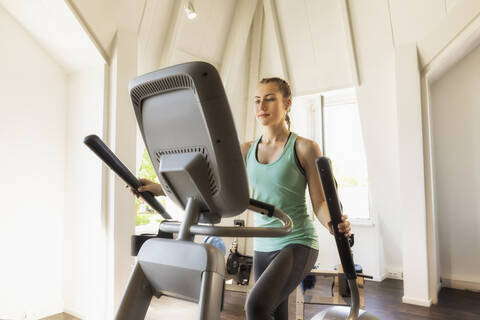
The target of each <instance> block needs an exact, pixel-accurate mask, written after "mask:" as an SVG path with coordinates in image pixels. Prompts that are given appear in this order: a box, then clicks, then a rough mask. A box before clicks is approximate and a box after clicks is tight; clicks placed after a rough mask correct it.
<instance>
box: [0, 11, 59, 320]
mask: <svg viewBox="0 0 480 320" xmlns="http://www.w3.org/2000/svg"><path fill="white" fill-rule="evenodd" d="M0 38H1V39H2V41H1V42H0V70H1V73H0V97H2V104H1V106H0V145H1V146H2V152H1V153H2V156H1V157H0V170H1V171H0V176H1V177H2V183H1V185H0V194H1V201H0V206H1V209H0V219H1V221H2V222H1V223H0V252H1V255H2V262H1V263H0V284H1V285H0V318H2V319H24V318H25V317H26V318H27V319H32V318H39V317H43V316H47V315H50V314H53V313H58V312H61V311H62V309H63V301H62V276H63V271H62V269H63V268H62V266H63V221H64V220H63V212H64V196H65V191H64V187H65V175H64V169H65V149H66V146H65V133H66V127H65V122H66V121H65V120H66V108H65V103H66V74H65V72H64V71H63V69H61V68H60V67H59V65H58V64H57V63H56V61H54V60H53V59H52V58H51V57H50V56H49V55H48V54H47V53H46V52H45V51H44V50H43V49H42V48H41V47H40V46H39V45H38V44H37V42H35V41H34V40H33V39H32V38H31V37H30V35H29V34H28V33H27V32H26V31H25V30H24V29H23V28H22V27H21V26H20V25H19V24H18V23H17V22H16V21H15V20H13V18H12V17H11V16H10V15H9V14H7V13H6V11H5V10H4V9H3V7H0ZM23 53H28V55H27V54H25V55H24V54H23ZM21 57H23V58H21Z"/></svg>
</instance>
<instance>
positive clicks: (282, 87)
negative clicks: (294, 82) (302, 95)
mask: <svg viewBox="0 0 480 320" xmlns="http://www.w3.org/2000/svg"><path fill="white" fill-rule="evenodd" d="M270 82H273V83H276V84H277V86H278V91H280V92H281V93H282V96H283V97H284V98H286V99H291V98H292V90H291V89H290V85H289V84H288V82H287V81H285V80H283V79H282V78H278V77H273V78H263V79H262V80H260V82H259V83H262V84H265V83H270ZM289 111H290V109H289V110H288V111H287V114H286V115H285V122H286V123H287V126H288V130H289V131H290V116H289V115H288V112H289Z"/></svg>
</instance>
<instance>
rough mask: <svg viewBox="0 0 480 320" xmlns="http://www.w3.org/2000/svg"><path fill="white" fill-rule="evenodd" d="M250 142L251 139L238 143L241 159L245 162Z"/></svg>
mask: <svg viewBox="0 0 480 320" xmlns="http://www.w3.org/2000/svg"><path fill="white" fill-rule="evenodd" d="M252 143H253V141H248V142H244V143H242V144H241V145H240V149H241V150H242V156H243V161H245V163H246V162H247V154H248V150H250V147H251V146H252Z"/></svg>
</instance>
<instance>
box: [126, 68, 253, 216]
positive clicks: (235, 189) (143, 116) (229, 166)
mask: <svg viewBox="0 0 480 320" xmlns="http://www.w3.org/2000/svg"><path fill="white" fill-rule="evenodd" d="M130 95H131V99H132V103H133V106H134V110H135V114H136V117H137V122H138V124H139V127H140V131H141V132H142V135H143V138H144V141H145V143H146V146H147V149H148V151H149V154H150V159H151V160H152V163H153V165H154V167H155V169H156V170H157V174H158V173H159V172H158V170H159V163H160V160H161V157H162V156H164V155H172V154H174V155H178V156H179V157H181V156H182V155H183V154H186V153H200V154H201V155H202V156H203V157H204V159H205V161H206V163H207V167H208V189H209V190H202V194H203V196H204V195H205V194H207V192H205V191H208V194H209V197H210V199H204V200H205V201H206V202H207V203H205V206H207V207H208V208H209V210H210V211H212V212H214V213H215V214H214V215H210V216H209V215H206V214H203V216H201V217H200V221H202V222H215V223H216V222H218V219H214V218H211V217H231V216H235V215H238V214H240V213H242V212H243V211H244V210H245V209H246V208H247V206H248V202H249V192H248V183H247V177H246V173H245V164H244V162H243V157H242V155H241V150H240V145H239V143H238V137H237V132H236V129H235V125H234V122H233V117H232V114H231V111H230V107H229V104H228V100H227V97H226V95H225V91H224V89H223V85H222V82H221V79H220V76H219V75H218V72H217V71H216V69H215V68H214V67H213V66H212V65H210V64H208V63H204V62H194V63H187V64H181V65H177V66H173V67H170V68H165V69H162V70H158V71H155V72H152V73H149V74H146V75H143V76H140V77H138V78H136V79H134V80H132V81H131V83H130ZM232 139H233V140H234V142H232ZM160 180H161V179H160ZM160 183H161V184H162V186H163V188H164V190H165V191H166V192H167V194H168V191H169V189H170V190H171V189H173V190H175V189H177V188H181V187H180V186H168V185H167V184H168V183H167V181H162V180H161V181H160ZM168 195H169V196H171V198H172V199H173V200H174V201H176V202H177V203H178V204H179V205H180V206H182V207H183V208H184V207H185V205H186V202H187V199H186V198H185V199H183V198H182V197H174V196H173V195H171V194H168ZM197 200H202V197H201V196H200V195H199V196H198V197H197ZM212 219H213V220H216V221H213V220H212Z"/></svg>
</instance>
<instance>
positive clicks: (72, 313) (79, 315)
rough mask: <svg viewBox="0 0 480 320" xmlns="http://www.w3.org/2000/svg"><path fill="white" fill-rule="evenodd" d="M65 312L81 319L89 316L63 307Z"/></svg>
mask: <svg viewBox="0 0 480 320" xmlns="http://www.w3.org/2000/svg"><path fill="white" fill-rule="evenodd" d="M63 313H66V314H67V315H69V316H73V317H75V318H79V319H86V318H87V317H85V315H83V314H80V313H77V312H75V311H73V310H71V309H69V308H63Z"/></svg>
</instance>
